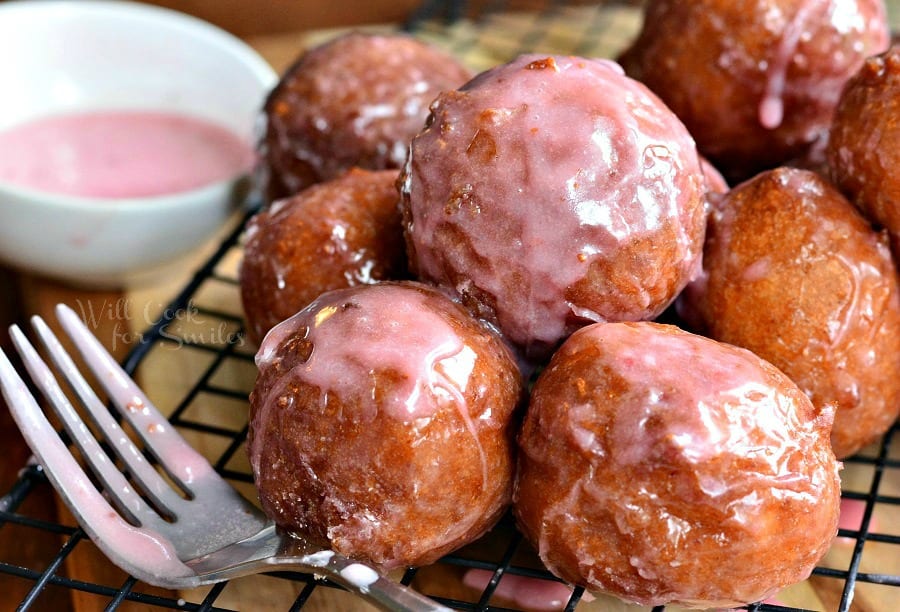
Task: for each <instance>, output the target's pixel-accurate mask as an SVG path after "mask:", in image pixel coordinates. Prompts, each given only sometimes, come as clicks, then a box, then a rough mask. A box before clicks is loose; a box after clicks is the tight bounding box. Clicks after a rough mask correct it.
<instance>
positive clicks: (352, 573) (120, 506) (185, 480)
mask: <svg viewBox="0 0 900 612" xmlns="http://www.w3.org/2000/svg"><path fill="white" fill-rule="evenodd" d="M56 314H57V317H58V318H59V322H60V324H61V326H62V328H63V329H64V330H65V332H66V334H67V335H68V336H69V338H70V339H71V340H72V342H73V344H74V346H75V347H76V348H77V349H78V352H79V353H80V354H81V356H82V358H83V360H84V362H85V364H86V365H87V368H88V369H89V370H90V371H91V372H92V373H93V376H94V378H95V379H96V380H97V382H98V383H99V385H100V386H101V387H102V388H103V389H104V390H105V392H106V394H107V396H108V397H109V400H110V403H111V404H112V405H114V406H115V408H116V409H117V412H118V413H119V415H120V416H121V418H122V420H123V422H125V423H127V426H126V427H125V428H123V426H122V425H120V424H119V422H118V421H117V420H116V419H115V418H114V417H113V415H112V414H111V412H110V410H109V409H108V408H107V406H106V404H105V403H104V402H102V401H101V400H100V399H99V397H98V396H97V395H96V393H95V392H94V390H93V388H92V387H91V385H90V384H89V383H88V382H87V380H86V379H85V377H84V376H82V374H81V373H80V371H79V369H78V366H77V365H76V364H75V362H74V360H73V359H72V358H71V357H70V356H69V354H68V353H67V352H66V350H65V349H64V348H63V346H62V344H61V343H60V342H59V340H58V339H57V338H56V336H55V335H54V334H53V332H52V331H51V330H50V328H49V327H48V326H47V324H46V323H45V322H44V321H43V320H42V319H41V318H39V317H33V318H32V325H33V327H34V329H35V332H36V334H37V336H38V337H39V338H40V340H41V343H42V344H43V345H44V348H45V349H46V351H47V353H48V354H49V355H50V359H51V361H52V362H53V364H54V365H55V366H56V369H57V371H58V372H59V373H60V375H61V377H62V379H64V380H65V381H66V382H67V383H68V386H69V387H70V389H71V391H72V392H73V393H74V395H75V396H76V397H77V398H78V401H79V403H80V404H81V406H82V408H83V410H84V412H85V413H86V414H88V415H89V417H90V419H91V421H92V425H93V428H94V429H95V430H96V431H98V432H100V434H99V437H100V438H101V439H102V441H103V442H105V446H106V447H107V448H109V449H111V451H112V454H113V455H114V456H115V457H116V458H117V459H118V461H119V462H120V463H121V464H122V465H124V466H125V469H124V470H122V469H120V468H119V467H118V466H117V464H116V462H114V461H113V459H111V457H110V454H108V452H107V450H104V448H103V446H101V441H100V440H98V439H97V438H96V437H95V435H94V433H93V431H92V429H91V428H90V427H89V426H88V425H87V424H86V423H85V422H84V421H83V420H82V419H81V417H80V415H79V413H78V411H77V410H76V408H75V407H74V406H73V404H72V403H71V402H70V401H69V399H68V397H67V396H66V394H65V392H64V391H63V389H62V387H61V386H60V384H59V382H58V381H57V380H56V377H55V376H54V374H53V371H52V370H51V369H50V367H49V366H48V365H47V364H46V363H45V362H44V361H43V359H42V358H41V357H40V355H39V354H38V352H37V351H36V350H35V348H34V347H33V346H32V345H31V343H30V342H29V341H28V339H27V338H26V336H25V334H24V333H23V332H22V330H21V329H19V328H18V327H17V326H12V327H11V328H10V335H11V337H12V340H13V344H14V345H15V347H16V350H17V351H18V352H19V354H20V356H21V358H22V361H23V363H24V364H25V369H26V370H27V371H28V373H29V375H30V376H31V378H32V380H33V381H34V383H35V385H36V386H37V388H38V389H40V391H41V393H42V395H43V396H44V397H45V399H46V400H47V403H48V404H50V405H51V406H52V407H53V409H54V411H55V412H56V414H57V415H58V416H59V419H60V421H61V422H62V423H63V425H64V427H65V429H66V431H67V432H68V434H69V437H70V438H71V439H72V441H73V443H74V445H75V446H76V447H77V448H78V451H79V454H80V455H81V457H82V459H83V462H84V463H85V464H87V465H89V466H90V469H91V472H92V473H93V476H94V478H95V479H96V481H97V482H98V483H99V484H100V489H98V487H97V486H95V484H94V482H92V480H91V478H90V477H89V476H88V475H87V473H85V471H84V469H82V467H81V465H80V464H79V462H78V460H77V459H76V458H75V456H73V454H72V452H71V451H70V450H69V448H68V447H67V446H66V444H65V443H64V442H63V440H62V438H60V436H59V434H58V433H57V431H56V429H54V427H53V426H52V425H51V424H50V422H49V421H48V420H47V417H46V416H45V415H44V413H43V411H42V410H41V408H40V407H39V405H38V402H37V400H36V399H35V397H34V396H33V395H32V393H31V391H30V390H29V389H28V387H27V386H26V384H25V382H24V381H23V380H22V378H21V377H20V376H19V374H18V373H17V372H16V370H15V369H14V367H13V365H12V363H11V362H10V360H9V359H8V358H7V356H6V355H5V354H4V353H3V352H2V351H0V388H2V391H3V396H4V397H5V398H6V401H7V404H8V405H9V409H10V412H11V413H12V416H13V418H14V419H15V421H16V423H17V424H18V426H19V429H20V430H21V431H22V434H23V435H24V437H25V440H26V441H27V443H28V445H29V446H30V447H31V450H32V451H33V452H34V454H35V456H36V457H37V458H38V460H39V462H40V463H41V465H42V466H43V467H44V471H45V473H46V474H47V477H48V478H49V480H50V482H51V483H52V484H53V486H54V487H55V488H56V490H57V491H58V492H59V494H60V496H61V497H62V499H63V500H64V501H65V503H66V504H67V505H68V507H69V508H70V509H71V511H72V513H73V514H74V515H75V517H76V519H77V520H78V523H79V524H80V525H81V527H82V528H83V529H84V530H85V532H86V533H87V534H88V535H89V536H90V538H91V539H92V540H93V541H94V542H95V543H96V544H97V546H98V547H99V548H100V549H101V550H102V551H103V552H104V553H105V554H106V556H107V557H109V558H110V560H111V561H112V562H113V563H115V564H116V565H118V566H119V567H121V568H122V569H123V570H125V571H126V572H128V573H129V574H131V575H132V576H134V577H135V578H137V579H139V580H142V581H144V582H146V583H148V584H153V585H156V586H161V587H165V588H169V589H187V588H192V587H196V586H199V585H202V584H210V583H214V582H220V581H223V580H227V579H230V578H236V577H238V576H244V575H248V574H254V573H260V572H266V571H275V570H297V571H306V572H310V573H313V574H315V575H316V576H323V577H327V578H328V579H330V580H332V581H334V582H336V583H338V584H341V585H342V586H344V587H345V588H347V589H348V590H350V591H352V592H354V593H356V594H358V595H359V596H361V597H363V598H365V599H366V600H368V601H369V602H370V603H372V604H375V605H376V606H378V607H380V608H382V609H385V610H421V611H430V610H447V608H445V607H444V606H441V605H439V604H437V603H436V602H434V601H433V600H431V599H428V598H427V597H425V596H423V595H421V594H419V593H417V592H416V591H414V590H412V589H410V588H408V587H405V586H403V585H401V584H398V583H396V582H394V581H392V580H390V579H388V578H386V577H384V576H381V575H379V574H378V573H377V572H376V571H375V570H374V569H372V568H370V567H369V566H367V565H364V564H361V563H358V562H355V561H353V560H351V559H349V558H347V557H345V556H343V555H340V554H337V553H335V552H333V551H330V550H322V549H321V547H316V546H313V545H311V544H310V543H308V542H305V541H303V540H302V539H300V538H297V537H293V536H289V535H286V534H283V533H281V532H280V531H279V530H277V529H276V528H275V525H274V524H273V523H272V522H271V521H270V520H269V519H267V518H266V517H265V516H264V515H263V514H262V512H261V511H260V510H259V509H257V508H256V507H255V506H254V505H253V504H251V503H250V502H248V501H247V500H246V499H244V498H243V497H242V496H241V495H240V494H239V493H238V492H237V491H236V490H235V489H234V488H233V487H232V486H231V485H229V484H228V483H227V482H226V481H225V480H224V479H223V478H222V477H221V476H219V475H218V474H217V473H216V472H215V470H214V469H213V468H212V466H210V464H209V463H208V462H207V460H206V459H205V458H204V457H203V456H202V455H200V454H199V453H198V452H197V451H196V450H194V449H193V448H192V447H191V446H190V445H189V444H188V443H187V442H186V441H185V440H184V438H182V437H181V436H180V435H179V434H178V433H177V432H176V431H175V428H174V427H172V426H171V424H170V423H169V422H168V421H167V420H166V419H165V417H163V416H162V415H161V414H160V413H159V411H158V410H157V409H156V408H155V407H154V406H153V405H152V404H151V403H150V401H149V400H148V399H147V397H146V396H145V395H144V393H143V392H142V391H141V390H140V388H139V387H138V386H137V384H136V383H135V382H134V381H133V380H132V379H131V378H130V377H129V376H128V375H127V374H126V373H125V371H124V370H123V369H122V368H121V367H120V366H119V364H118V363H117V362H116V361H115V359H113V357H112V356H111V355H110V354H109V353H108V352H107V351H106V350H105V349H104V348H103V346H102V345H101V344H100V342H99V341H98V340H97V339H96V338H95V337H94V336H93V335H92V334H91V332H90V331H89V330H88V329H87V327H86V326H85V325H84V324H83V323H82V322H81V320H80V319H79V318H78V315H76V314H75V312H74V311H72V310H71V309H70V308H68V307H66V306H63V305H60V306H57V309H56ZM129 432H130V433H131V434H134V435H135V436H136V438H138V439H139V440H140V442H141V444H142V446H143V448H145V449H146V450H145V452H146V453H147V454H148V455H150V456H151V457H152V458H153V462H151V461H150V460H148V458H147V456H145V454H144V451H142V450H141V447H140V446H138V445H136V444H135V443H134V442H133V441H132V438H131V437H130V433H129ZM157 463H158V466H159V469H158V468H157V466H156V465H154V464H157ZM160 470H162V471H163V472H164V473H165V475H166V477H164V476H163V475H161V474H160ZM132 483H134V484H132ZM173 483H174V486H173ZM136 489H139V490H136Z"/></svg>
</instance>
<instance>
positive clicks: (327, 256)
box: [240, 168, 406, 343]
mask: <svg viewBox="0 0 900 612" xmlns="http://www.w3.org/2000/svg"><path fill="white" fill-rule="evenodd" d="M396 178H397V172H396V171H393V170H384V171H379V172H370V171H367V170H361V169H358V168H357V169H352V170H350V171H349V172H347V173H345V174H344V175H343V176H341V177H339V178H337V179H334V180H332V181H328V182H325V183H321V184H318V185H314V186H312V187H310V188H308V189H306V190H304V191H302V192H300V193H299V194H298V195H296V196H294V197H293V198H290V199H288V200H283V201H279V202H276V203H275V204H273V205H272V206H271V207H270V208H269V209H267V210H264V211H262V212H261V213H260V214H258V215H257V216H256V217H254V218H253V219H252V220H251V221H250V222H249V224H248V227H247V232H246V238H245V247H244V258H243V260H242V262H241V268H240V286H241V302H242V304H243V308H244V315H245V319H246V322H247V333H248V334H249V337H250V339H251V340H252V341H254V342H257V343H258V342H260V341H261V340H262V338H263V337H264V336H265V334H266V332H268V331H269V329H271V328H272V327H274V326H275V325H276V324H278V323H280V322H281V321H283V320H284V319H287V318H288V317H290V316H291V315H293V314H294V313H296V312H297V311H298V310H300V309H301V308H303V307H305V306H306V305H307V304H309V303H310V302H311V301H313V300H314V299H315V298H316V297H318V296H319V294H321V293H323V292H325V291H328V290H330V289H337V288H339V287H350V286H354V285H358V284H363V283H371V282H375V281H378V280H388V279H393V280H399V279H402V278H405V276H406V252H405V250H404V243H403V230H402V226H401V224H400V212H399V210H398V208H397V202H398V199H399V196H398V193H397V188H396V186H395V181H396Z"/></svg>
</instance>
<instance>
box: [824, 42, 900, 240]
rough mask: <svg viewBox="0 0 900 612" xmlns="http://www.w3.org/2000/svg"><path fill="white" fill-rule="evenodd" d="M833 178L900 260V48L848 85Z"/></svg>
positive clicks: (835, 133)
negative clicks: (888, 237) (883, 234)
mask: <svg viewBox="0 0 900 612" xmlns="http://www.w3.org/2000/svg"><path fill="white" fill-rule="evenodd" d="M826 158H827V161H828V167H829V175H830V176H831V177H832V179H834V181H835V182H836V183H837V184H838V186H839V187H840V188H841V189H842V190H843V191H844V193H845V194H846V195H847V196H848V197H849V198H850V200H851V201H852V202H853V203H855V204H856V205H857V206H859V208H860V209H861V210H862V211H863V214H865V215H866V216H867V217H868V218H869V219H870V220H871V221H873V222H875V223H878V224H880V225H881V226H883V227H885V228H887V229H888V231H889V232H890V233H891V236H892V238H893V242H894V252H895V253H896V254H897V255H898V256H900V176H898V174H897V169H898V168H900V47H896V46H895V47H892V48H891V49H890V50H889V51H888V52H886V53H884V54H882V55H880V56H877V57H872V58H870V59H868V60H867V61H866V63H865V64H864V65H863V67H862V68H861V69H860V70H859V72H858V73H857V74H856V75H855V76H854V77H853V78H852V79H851V80H850V82H848V83H847V87H846V89H845V90H844V93H843V95H842V96H841V100H840V102H839V104H838V107H837V111H836V113H835V118H834V123H833V125H832V127H831V135H830V138H829V142H828V146H827V148H826Z"/></svg>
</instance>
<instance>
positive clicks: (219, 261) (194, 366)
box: [0, 0, 900, 612]
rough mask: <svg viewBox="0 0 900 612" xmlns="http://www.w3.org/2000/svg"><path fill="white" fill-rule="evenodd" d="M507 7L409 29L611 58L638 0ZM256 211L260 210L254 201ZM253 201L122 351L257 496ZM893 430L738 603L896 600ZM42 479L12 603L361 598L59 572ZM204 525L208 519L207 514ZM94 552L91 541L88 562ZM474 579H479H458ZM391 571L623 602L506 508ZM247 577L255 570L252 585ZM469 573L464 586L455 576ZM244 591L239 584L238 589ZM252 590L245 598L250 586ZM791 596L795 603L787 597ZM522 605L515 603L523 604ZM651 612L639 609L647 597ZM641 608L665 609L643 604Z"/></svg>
mask: <svg viewBox="0 0 900 612" xmlns="http://www.w3.org/2000/svg"><path fill="white" fill-rule="evenodd" d="M521 4H522V5H524V6H521V7H520V6H519V5H518V4H515V3H512V4H511V3H507V2H497V1H493V2H491V1H486V2H478V3H474V2H441V1H434V0H432V1H428V2H425V3H424V4H423V5H422V6H421V7H420V9H419V10H418V11H417V12H416V13H415V14H414V15H413V17H412V18H411V20H410V21H409V22H408V23H407V24H406V29H407V30H410V31H412V32H414V33H415V34H416V35H419V36H421V37H422V38H423V39H427V40H429V41H431V42H433V43H434V44H437V45H439V46H442V47H444V48H446V49H448V50H450V51H451V52H453V53H455V54H456V55H457V56H459V57H460V58H461V59H463V61H466V62H467V63H469V64H470V65H471V66H472V67H473V68H475V69H481V68H484V67H487V66H490V65H492V64H494V63H497V62H499V61H504V60H506V59H509V58H511V57H513V56H515V55H516V54H518V53H520V52H526V51H537V52H560V53H573V54H581V55H594V56H607V57H612V56H614V54H615V52H616V51H618V50H620V49H622V48H624V46H625V45H626V44H627V43H628V42H629V41H630V40H631V38H632V36H633V35H634V33H635V32H636V30H637V28H638V27H639V22H640V14H639V12H638V9H637V8H635V4H637V3H635V2H608V3H600V4H598V3H596V2H593V3H588V4H580V3H572V2H540V1H539V0H531V1H530V2H522V3H521ZM257 206H258V205H257ZM253 212H254V209H253V207H252V206H248V209H247V211H246V212H245V213H244V214H243V216H242V218H241V219H240V220H237V221H236V222H235V226H234V229H233V231H232V232H231V233H230V235H228V236H227V237H226V239H225V240H224V241H223V242H222V243H221V245H220V246H219V248H218V250H217V251H216V252H215V253H214V254H213V256H212V257H211V258H210V259H209V260H208V261H207V262H206V263H205V264H204V265H203V266H202V267H201V268H200V269H199V270H198V271H197V272H196V274H195V275H194V276H193V278H192V279H191V280H190V281H189V282H188V283H187V285H186V286H185V287H184V288H183V290H182V291H181V292H180V293H179V294H178V295H177V296H176V297H175V298H174V299H173V300H172V302H171V303H170V304H168V306H167V307H165V308H164V309H163V312H162V315H161V316H160V317H159V319H158V320H157V321H156V322H155V323H154V324H153V325H152V326H151V327H150V328H149V329H148V330H146V332H144V333H143V334H141V336H140V341H139V342H138V343H137V345H136V347H135V348H134V350H133V351H132V352H131V354H130V355H129V356H128V358H127V359H126V361H125V362H124V366H125V368H126V370H127V371H129V372H130V373H133V375H134V376H135V378H136V379H137V380H138V381H139V382H140V383H141V384H142V386H144V387H145V389H147V392H148V395H149V396H150V399H151V400H152V401H154V403H156V404H157V406H158V407H159V408H160V409H161V410H162V411H163V412H164V413H168V414H169V415H170V420H171V421H172V423H173V424H174V425H175V426H176V427H178V429H179V430H180V431H181V433H182V434H184V435H185V437H187V438H188V439H189V440H190V441H191V443H192V444H194V445H195V446H196V447H198V448H199V449H200V450H201V452H203V453H204V454H206V455H207V457H208V458H209V459H210V462H211V463H212V464H213V466H214V467H215V469H216V470H217V471H219V472H220V473H221V474H222V475H223V476H224V477H225V478H226V479H227V480H229V481H230V482H231V483H232V484H234V485H235V486H236V487H237V488H238V489H239V490H241V491H242V492H243V493H244V494H245V495H246V496H247V497H248V498H250V499H255V490H254V488H253V483H252V477H251V474H250V468H249V464H248V461H247V458H246V451H245V448H244V442H245V437H246V433H247V395H248V392H249V390H250V389H251V388H252V385H253V381H254V379H255V366H254V364H253V352H254V347H252V346H250V345H249V343H248V342H247V341H246V340H245V339H244V336H243V328H242V325H243V322H242V317H241V311H240V305H239V286H238V280H237V268H238V266H239V262H240V258H241V234H242V228H243V225H244V223H245V222H246V220H247V219H248V218H249V217H250V216H251V215H252V214H253ZM897 437H898V425H897V424H895V425H894V427H893V428H892V429H891V430H890V431H889V432H888V433H887V435H885V436H884V438H883V439H882V440H881V441H880V442H879V443H878V444H875V445H872V446H870V447H868V448H866V449H864V450H863V451H862V452H860V453H859V454H857V455H856V456H854V457H851V458H850V459H847V460H845V462H844V464H845V467H844V470H843V473H842V480H843V498H844V500H845V503H848V504H851V505H856V506H857V510H859V514H860V516H861V518H860V520H859V523H858V524H856V525H850V526H844V527H842V528H841V529H840V530H839V533H838V539H837V540H836V542H835V544H834V545H833V547H832V549H831V551H830V552H829V553H828V555H826V557H825V558H824V559H823V560H822V562H821V564H820V565H819V567H817V568H816V569H815V570H814V572H813V575H812V576H811V577H810V578H809V579H808V580H806V581H805V582H803V583H800V584H798V585H795V586H794V587H789V588H788V589H787V590H786V591H785V592H783V593H781V594H779V596H778V599H779V601H777V602H766V603H761V604H754V605H750V606H747V607H746V609H748V610H759V611H761V612H776V611H780V612H787V611H797V610H803V609H808V608H806V607H804V606H808V605H810V604H809V603H808V602H810V601H813V602H815V603H814V604H813V606H814V607H815V608H816V609H823V610H827V611H831V610H839V611H841V612H847V611H849V610H859V611H860V612H869V611H872V612H890V611H891V610H898V609H900V442H896V443H895V440H896V438H897ZM49 486H50V485H49V484H48V483H47V481H46V479H45V478H44V476H43V474H42V472H41V468H40V467H39V466H38V465H35V464H29V465H26V466H24V467H23V468H22V470H21V472H20V475H19V478H18V479H17V480H16V482H15V483H14V484H13V485H12V486H11V487H10V489H9V490H7V491H3V492H2V493H3V495H2V497H0V537H3V538H10V541H13V540H15V541H22V542H23V543H27V542H28V541H29V539H31V538H35V537H36V536H37V535H39V534H40V535H43V536H44V537H46V536H48V535H49V536H51V537H56V538H58V540H59V548H58V549H57V550H56V553H55V554H53V555H50V556H48V558H46V559H45V560H44V563H43V564H42V565H40V566H36V567H26V566H22V565H20V564H18V563H17V562H16V560H15V559H0V574H2V576H0V589H2V588H4V587H3V586H2V584H3V581H12V580H18V581H25V582H26V583H28V584H29V585H30V588H29V589H28V592H27V595H26V596H25V597H24V599H23V600H22V602H21V604H20V605H19V609H22V610H43V609H50V608H48V607H47V605H48V604H47V603H46V602H47V601H53V599H52V597H51V596H50V594H51V593H53V592H54V591H56V592H57V595H59V591H60V590H62V591H65V592H66V593H67V594H71V593H73V592H77V593H78V594H79V596H80V597H82V598H87V599H92V600H95V604H97V606H96V607H97V609H99V607H101V606H102V607H105V609H108V610H113V609H120V608H121V609H126V610H128V609H134V608H135V606H137V607H138V609H142V610H143V609H148V608H150V609H176V610H236V609H253V610H257V609H266V610H299V609H302V608H307V607H309V608H315V609H329V610H349V609H351V608H356V607H358V605H359V604H358V603H357V600H355V599H352V598H350V596H349V594H347V593H344V592H343V591H342V590H341V589H340V587H337V586H336V585H333V584H330V583H328V582H326V581H321V580H318V579H316V578H315V577H314V576H312V575H308V574H302V573H294V572H277V573H273V574H268V575H265V576H254V577H248V578H242V579H238V580H233V581H231V582H227V583H221V584H218V585H215V586H212V587H206V588H203V589H197V590H194V591H191V592H187V593H171V592H165V591H160V590H159V589H154V588H152V587H149V586H148V585H144V584H141V583H138V582H137V581H136V580H134V579H133V578H128V577H123V578H121V581H120V582H113V583H94V582H87V581H83V580H79V579H75V578H72V577H70V576H69V572H68V571H67V567H68V564H71V563H73V562H78V561H77V559H79V557H78V555H79V551H80V550H81V549H84V548H89V547H92V546H93V545H92V544H91V543H90V541H89V540H88V538H87V537H86V536H85V534H84V532H83V531H82V530H81V529H80V528H78V527H77V526H76V525H75V523H74V522H68V523H67V522H65V521H62V522H57V521H56V520H49V519H47V518H42V516H43V515H41V514H36V513H34V512H33V507H34V506H35V504H33V503H31V504H29V500H31V498H33V497H35V496H36V495H38V494H39V493H40V492H43V494H44V495H46V494H47V489H48V488H49ZM210 519H211V520H214V517H210ZM96 556H97V553H96V551H94V557H96ZM472 576H475V577H476V578H477V579H476V580H475V582H478V584H477V585H472V584H468V586H467V585H465V584H463V582H464V580H465V577H469V578H471V577H472ZM396 578H397V579H398V580H400V581H402V582H403V583H406V584H412V585H413V586H414V587H415V588H418V589H419V590H421V591H423V592H425V593H426V594H428V595H430V596H432V597H434V598H435V599H436V600H438V601H440V602H441V603H443V604H445V605H447V606H449V607H451V608H454V609H459V610H479V611H487V610H492V611H501V610H515V609H517V607H516V606H517V605H518V604H517V603H516V600H515V596H514V594H513V595H510V593H509V589H506V591H504V588H503V587H504V581H506V584H507V585H508V584H509V583H511V582H514V581H516V580H520V581H521V579H522V578H528V579H533V580H537V581H541V582H542V583H543V584H545V586H546V585H551V586H552V587H553V588H554V589H555V591H558V592H559V593H562V594H563V596H562V600H561V602H560V606H559V607H560V609H565V610H569V611H571V610H579V611H580V610H593V609H596V610H636V609H639V608H634V607H630V606H626V605H625V604H621V603H618V602H616V601H614V600H612V599H605V598H598V599H596V600H593V601H591V600H592V599H593V598H592V597H591V596H590V595H588V594H586V593H585V592H584V591H583V590H582V589H580V588H574V589H570V588H568V587H566V586H565V585H563V584H562V583H560V582H559V581H558V580H557V579H556V578H554V577H553V576H552V575H550V574H549V573H548V572H547V571H546V570H545V569H544V568H543V567H542V566H541V564H540V562H539V561H538V560H537V558H536V556H535V554H534V553H533V551H532V550H531V549H530V547H529V546H528V544H527V543H526V542H524V541H523V539H522V537H521V536H520V534H519V533H518V532H517V531H516V529H515V526H514V524H513V522H512V520H511V519H510V518H509V517H506V518H504V519H503V520H502V521H501V522H500V523H499V524H498V525H497V527H496V528H495V529H494V530H492V532H491V533H490V534H488V535H487V536H485V537H484V538H482V540H480V541H478V542H476V543H474V544H472V545H470V546H467V547H465V548H463V549H462V550H460V551H457V552H455V553H453V554H450V555H447V556H446V557H444V558H443V559H441V560H440V561H439V562H437V563H435V564H434V565H432V566H428V567H423V568H417V569H415V568H414V569H409V570H407V571H405V572H402V573H400V574H399V575H397V576H396ZM260 581H265V582H264V583H263V582H260ZM466 582H468V581H466ZM248 593H249V595H248ZM254 593H256V594H258V593H265V597H266V599H265V600H264V601H258V600H254V599H253V594H254ZM793 602H799V603H793ZM520 603H521V602H520ZM644 609H649V608H644ZM653 610H654V612H658V611H660V610H663V607H657V608H654V609H653Z"/></svg>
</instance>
